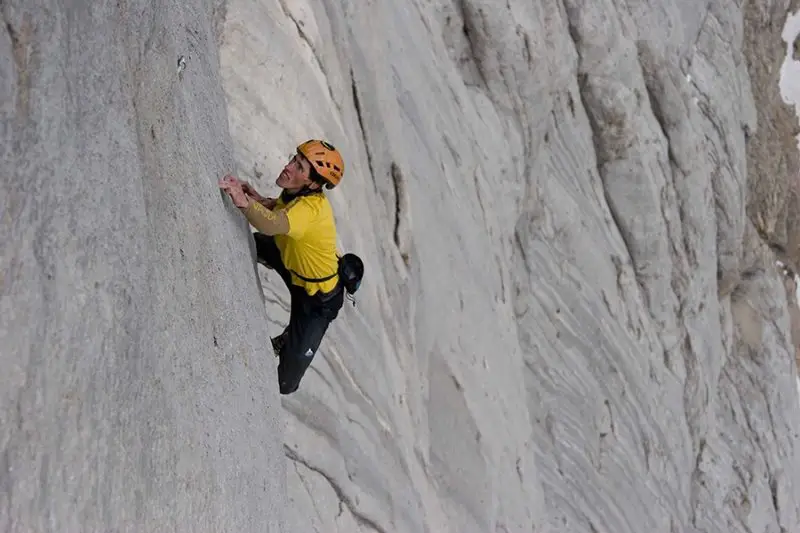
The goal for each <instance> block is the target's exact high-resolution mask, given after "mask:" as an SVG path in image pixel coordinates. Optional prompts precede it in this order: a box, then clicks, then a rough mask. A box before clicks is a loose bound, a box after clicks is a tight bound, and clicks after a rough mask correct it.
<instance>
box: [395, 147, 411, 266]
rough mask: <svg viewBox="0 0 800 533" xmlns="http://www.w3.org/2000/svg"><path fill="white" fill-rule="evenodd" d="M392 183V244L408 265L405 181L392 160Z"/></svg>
mask: <svg viewBox="0 0 800 533" xmlns="http://www.w3.org/2000/svg"><path fill="white" fill-rule="evenodd" d="M391 176H392V183H393V184H394V244H395V246H397V249H398V250H399V251H400V256H401V257H402V258H403V263H405V265H406V266H408V265H409V262H410V259H409V250H408V243H407V242H406V234H407V231H406V227H405V226H406V221H407V216H408V214H407V213H406V209H407V198H406V194H407V192H406V182H405V178H404V177H403V173H402V172H401V171H400V167H399V166H397V163H395V162H394V161H392V166H391Z"/></svg>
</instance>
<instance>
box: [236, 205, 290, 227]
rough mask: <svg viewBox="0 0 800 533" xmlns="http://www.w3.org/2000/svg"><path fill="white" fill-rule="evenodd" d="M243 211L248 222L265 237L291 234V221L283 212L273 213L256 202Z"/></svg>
mask: <svg viewBox="0 0 800 533" xmlns="http://www.w3.org/2000/svg"><path fill="white" fill-rule="evenodd" d="M241 209H242V213H244V216H245V217H246V218H247V221H248V222H250V224H251V225H252V226H253V227H254V228H256V229H257V230H258V231H260V232H261V233H264V234H265V235H282V234H284V233H288V232H289V219H288V218H287V217H286V213H284V212H283V211H278V212H275V211H271V210H269V209H267V208H266V207H264V206H263V205H261V203H259V202H255V201H253V202H250V204H249V205H248V206H247V207H244V208H241Z"/></svg>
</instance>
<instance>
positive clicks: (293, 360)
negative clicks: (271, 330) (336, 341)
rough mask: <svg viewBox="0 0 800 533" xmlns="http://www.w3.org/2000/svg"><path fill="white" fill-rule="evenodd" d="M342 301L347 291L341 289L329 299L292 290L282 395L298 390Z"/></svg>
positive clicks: (280, 375) (281, 371) (283, 354)
mask: <svg viewBox="0 0 800 533" xmlns="http://www.w3.org/2000/svg"><path fill="white" fill-rule="evenodd" d="M343 303H344V291H343V290H341V289H340V290H339V292H338V293H337V294H335V295H334V296H333V297H331V298H330V299H329V300H328V301H327V302H321V301H320V299H319V298H316V297H313V296H308V294H307V293H306V292H305V290H303V289H302V288H300V287H294V288H293V289H292V314H291V318H290V320H289V327H288V328H287V332H286V337H285V344H284V345H283V349H282V350H281V354H280V363H279V364H278V382H279V384H280V392H281V394H291V393H293V392H294V391H296V390H297V388H298V387H299V385H300V380H301V379H302V378H303V375H304V374H305V372H306V370H307V369H308V366H309V365H310V364H311V361H312V360H313V359H314V356H315V355H316V353H317V349H318V348H319V345H320V344H321V343H322V338H323V337H324V336H325V332H326V331H327V330H328V326H329V325H330V323H331V322H332V321H333V320H334V319H335V318H336V315H337V314H338V311H339V309H340V308H341V307H342V304H343Z"/></svg>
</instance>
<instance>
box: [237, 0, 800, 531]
mask: <svg viewBox="0 0 800 533" xmlns="http://www.w3.org/2000/svg"><path fill="white" fill-rule="evenodd" d="M792 7H794V6H790V5H789V2H785V1H758V2H754V1H750V2H733V1H730V0H728V1H726V0H710V1H709V0H706V1H700V2H697V1H693V2H688V1H678V0H675V1H667V2H655V1H649V2H648V1H645V2H618V1H617V2H615V1H611V0H605V1H603V0H599V1H595V2H578V1H574V0H564V1H556V2H553V1H546V0H545V1H537V2H505V3H503V2H500V3H497V2H488V1H481V0H460V1H444V0H438V1H435V0H434V1H422V0H418V1H416V2H404V3H396V2H388V1H381V0H375V1H372V2H352V1H337V2H333V1H327V0H320V1H314V2H304V1H290V0H284V1H281V2H277V3H272V2H258V3H256V2H246V1H244V0H231V1H230V2H228V4H227V18H226V24H225V27H224V30H223V32H222V35H223V42H222V47H221V62H222V69H223V80H224V83H225V88H226V92H227V94H228V101H229V106H230V109H231V113H230V119H231V128H232V133H233V136H234V138H235V141H236V146H237V148H236V150H237V153H236V158H237V163H238V166H239V169H240V172H242V173H243V174H244V175H245V176H246V177H247V178H248V179H252V180H253V181H254V182H255V183H257V184H259V185H260V186H261V187H262V188H263V189H265V190H268V191H270V192H274V187H273V186H272V183H273V180H274V177H275V175H276V174H277V172H278V170H279V169H280V168H281V165H282V164H283V163H284V161H285V158H286V157H287V156H288V154H290V153H291V151H292V149H293V147H294V145H295V144H296V143H297V142H298V141H300V140H303V139H305V138H307V137H314V136H324V137H326V138H328V139H330V140H331V141H332V142H333V143H334V144H337V145H338V146H339V147H340V148H341V149H342V150H343V151H344V153H345V157H346V161H347V162H348V164H349V167H348V169H347V171H346V177H345V181H344V185H343V186H342V187H341V188H339V189H337V190H336V191H334V192H332V193H331V194H330V197H331V198H332V201H333V202H334V206H335V209H336V212H337V216H338V221H339V226H340V232H341V242H342V248H343V249H346V250H355V251H356V252H358V253H360V254H361V255H362V256H363V257H365V258H366V261H367V278H366V281H365V285H364V288H363V289H361V291H362V293H363V294H361V299H360V304H359V306H358V307H356V308H346V310H344V311H343V313H342V315H341V317H340V319H339V320H338V321H337V322H336V323H335V325H334V326H333V327H332V329H331V332H330V334H329V336H328V337H327V339H326V341H325V343H324V344H323V346H322V349H321V352H320V353H319V355H318V357H317V359H316V360H315V361H314V363H313V365H312V368H311V370H310V371H309V374H308V375H307V377H306V378H305V380H304V382H303V384H302V385H301V389H300V391H299V392H298V393H297V394H295V395H293V396H290V397H287V398H284V400H283V403H284V405H285V408H286V411H287V417H288V420H289V426H288V430H287V434H286V440H285V452H286V456H287V457H288V459H289V465H288V473H289V480H288V483H289V484H288V494H289V498H290V502H291V507H290V509H291V512H290V516H289V518H288V520H289V521H288V523H289V524H290V525H291V527H290V529H289V530H291V531H320V532H323V531H324V532H326V533H327V532H334V531H341V532H352V531H370V532H371V531H379V532H405V531H408V532H412V531H413V532H437V533H439V532H446V531H452V532H459V533H460V532H471V531H475V532H487V531H492V532H514V533H516V532H522V531H536V532H543V531H552V532H556V531H557V532H569V533H579V532H586V533H590V532H603V531H609V532H611V531H613V532H615V533H626V532H631V533H634V532H642V531H648V532H664V533H700V532H704V533H712V532H742V533H744V532H748V533H755V532H765V533H766V532H774V533H788V532H791V531H798V530H800V483H798V481H797V480H798V473H800V456H798V444H799V441H798V432H800V411H799V410H798V395H797V388H796V383H795V373H796V363H795V361H794V359H793V357H792V356H793V353H794V350H793V347H792V346H793V345H792V337H791V334H790V317H789V308H788V306H789V302H790V301H791V302H793V300H789V299H787V289H786V288H785V287H784V280H783V279H782V272H781V269H779V268H777V267H776V266H775V261H776V259H781V260H783V261H784V262H786V263H787V264H794V263H796V259H797V254H796V252H795V250H796V246H795V245H794V244H793V239H794V238H795V237H794V236H795V235H796V234H797V231H796V230H797V228H796V221H795V217H796V198H795V197H793V196H790V195H789V194H788V191H789V190H790V182H789V180H790V178H791V177H793V176H795V175H796V173H797V169H798V157H797V152H796V150H795V148H794V141H793V140H792V135H793V132H794V131H795V130H796V124H797V121H796V118H795V117H794V115H793V113H792V109H791V108H790V107H789V106H785V105H784V104H783V103H782V101H781V99H780V94H779V85H778V83H779V80H778V76H779V72H780V65H781V62H782V61H783V57H784V53H785V49H786V43H784V42H783V41H782V40H781V29H782V26H783V23H784V20H785V16H786V12H787V9H789V8H792ZM261 275H262V276H264V275H266V279H265V283H264V286H265V291H266V294H267V300H268V302H269V303H268V306H267V311H268V314H269V316H270V317H271V318H273V319H276V320H277V322H278V323H277V324H273V325H272V326H271V328H272V329H273V330H274V331H278V330H279V327H280V323H281V322H282V321H283V320H285V318H286V308H287V305H288V304H287V301H286V291H285V290H284V289H283V287H282V286H281V283H280V280H277V279H272V278H271V277H269V275H268V274H264V272H261Z"/></svg>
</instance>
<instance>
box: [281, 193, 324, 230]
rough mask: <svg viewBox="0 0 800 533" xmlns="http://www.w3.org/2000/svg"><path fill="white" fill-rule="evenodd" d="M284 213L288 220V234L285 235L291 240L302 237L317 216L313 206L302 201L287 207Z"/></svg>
mask: <svg viewBox="0 0 800 533" xmlns="http://www.w3.org/2000/svg"><path fill="white" fill-rule="evenodd" d="M284 212H285V213H286V218H287V219H288V220H289V232H288V233H287V234H286V235H287V236H289V237H290V238H292V239H298V238H300V237H302V236H303V234H304V233H305V232H306V230H307V229H308V227H309V226H310V225H311V223H312V222H313V221H314V218H315V217H316V214H317V211H316V209H315V208H314V206H312V205H311V204H310V203H309V202H306V201H303V199H301V200H300V201H297V202H295V203H293V204H291V205H289V207H287V208H286V209H285V211H284Z"/></svg>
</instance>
